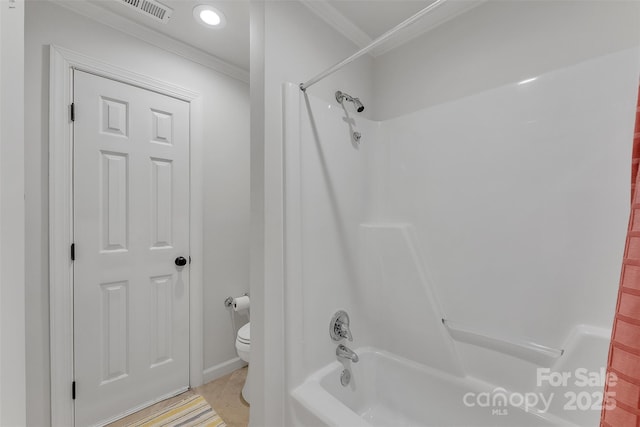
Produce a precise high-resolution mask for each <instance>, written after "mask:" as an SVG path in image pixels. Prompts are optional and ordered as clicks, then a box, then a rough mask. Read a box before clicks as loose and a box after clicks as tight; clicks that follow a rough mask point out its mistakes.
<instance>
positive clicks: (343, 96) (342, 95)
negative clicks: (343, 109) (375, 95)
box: [336, 91, 364, 113]
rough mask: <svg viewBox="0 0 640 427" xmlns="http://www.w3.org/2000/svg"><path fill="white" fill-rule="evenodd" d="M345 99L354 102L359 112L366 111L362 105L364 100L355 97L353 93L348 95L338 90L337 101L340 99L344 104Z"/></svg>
mask: <svg viewBox="0 0 640 427" xmlns="http://www.w3.org/2000/svg"><path fill="white" fill-rule="evenodd" d="M344 100H347V101H349V102H353V105H354V107H356V111H357V112H358V113H362V112H363V111H364V105H362V102H360V99H358V98H354V97H352V96H351V95H348V94H346V93H344V92H342V91H337V92H336V101H338V102H339V103H340V104H342V102H343V101H344Z"/></svg>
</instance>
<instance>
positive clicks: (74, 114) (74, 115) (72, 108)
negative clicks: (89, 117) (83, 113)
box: [70, 103, 76, 122]
mask: <svg viewBox="0 0 640 427" xmlns="http://www.w3.org/2000/svg"><path fill="white" fill-rule="evenodd" d="M70 112H71V121H72V122H75V121H76V104H75V103H72V104H71V108H70Z"/></svg>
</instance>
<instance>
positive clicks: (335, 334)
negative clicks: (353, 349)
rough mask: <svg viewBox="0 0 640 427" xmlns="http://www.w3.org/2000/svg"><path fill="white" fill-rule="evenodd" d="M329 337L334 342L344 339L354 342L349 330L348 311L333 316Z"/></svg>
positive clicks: (341, 311)
mask: <svg viewBox="0 0 640 427" xmlns="http://www.w3.org/2000/svg"><path fill="white" fill-rule="evenodd" d="M329 335H330V336H331V339H332V340H334V341H340V340H341V339H344V338H346V339H348V340H349V341H353V336H352V335H351V330H350V329H349V315H348V314H347V312H346V311H344V310H340V311H337V312H336V314H334V315H333V317H332V318H331V323H329Z"/></svg>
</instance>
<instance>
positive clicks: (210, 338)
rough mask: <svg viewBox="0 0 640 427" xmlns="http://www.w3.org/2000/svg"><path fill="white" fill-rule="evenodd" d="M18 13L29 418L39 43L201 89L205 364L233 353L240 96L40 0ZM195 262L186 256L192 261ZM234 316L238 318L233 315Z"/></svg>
mask: <svg viewBox="0 0 640 427" xmlns="http://www.w3.org/2000/svg"><path fill="white" fill-rule="evenodd" d="M26 13H27V18H26V69H27V72H26V90H25V100H26V111H27V112H28V113H27V117H26V135H25V156H26V160H25V164H26V205H27V216H26V223H27V235H26V245H27V249H26V252H27V254H28V258H29V268H28V269H27V275H26V293H27V296H26V300H27V319H28V320H27V395H28V400H29V413H28V419H27V423H28V425H47V424H49V414H50V407H49V310H48V307H49V295H48V292H49V283H48V271H49V265H48V244H49V242H48V203H49V200H48V148H47V145H48V105H49V104H48V101H49V100H48V91H49V84H48V78H49V72H48V70H49V68H48V67H49V62H48V45H49V44H56V45H59V46H61V47H64V48H67V49H70V50H74V51H77V52H79V53H83V54H85V55H88V56H91V57H93V58H96V59H99V60H102V61H105V62H108V63H111V64H113V65H115V66H119V67H121V68H125V69H129V70H131V71H134V72H137V73H141V74H146V75H149V76H151V77H154V78H157V79H160V80H164V81H167V82H170V83H173V84H176V85H178V86H182V87H185V88H187V89H190V90H192V91H195V92H198V93H201V94H202V95H203V99H204V102H203V104H204V117H203V120H202V121H203V123H204V138H203V140H204V145H205V149H204V156H205V158H204V164H205V167H204V190H205V195H204V197H205V199H204V218H205V235H204V257H205V259H204V260H194V261H195V262H196V263H201V264H199V265H201V266H202V265H204V306H205V317H204V321H205V325H204V326H205V329H204V335H205V336H204V368H205V370H207V369H208V368H212V367H215V366H216V365H218V364H221V363H224V362H227V361H229V360H231V359H233V358H235V357H236V356H237V355H236V351H235V331H233V330H232V322H231V317H230V313H229V312H228V311H227V310H226V309H225V308H224V306H223V301H224V298H225V297H226V296H229V295H232V296H235V295H240V294H242V293H243V292H245V291H247V290H248V283H249V247H248V242H249V231H248V223H249V129H248V124H249V117H248V116H249V98H248V95H249V94H248V89H249V88H248V86H247V84H246V83H244V82H241V81H239V80H235V79H233V78H230V77H228V76H226V75H223V74H220V73H218V72H215V71H213V70H211V69H208V68H205V67H203V66H200V65H197V64H195V63H192V62H190V61H188V60H185V59H183V58H181V57H178V56H176V55H174V54H170V53H168V52H166V51H163V50H161V49H158V48H156V47H153V46H150V45H148V44H146V43H144V42H142V41H139V40H137V39H134V38H132V37H130V36H127V35H124V34H122V33H119V32H117V31H115V30H113V29H111V28H108V27H106V26H103V25H101V24H99V23H98V22H95V21H92V20H89V19H87V18H85V17H81V16H79V15H76V14H74V13H72V12H70V11H68V10H67V9H64V8H61V7H58V6H56V5H54V4H52V3H50V2H47V1H36V2H29V3H28V5H27V11H26ZM196 265H197V264H194V267H195V266H196ZM237 320H238V321H237V322H236V323H237V324H236V326H237V327H239V326H241V325H242V322H243V321H246V318H243V317H239V318H238V319H237Z"/></svg>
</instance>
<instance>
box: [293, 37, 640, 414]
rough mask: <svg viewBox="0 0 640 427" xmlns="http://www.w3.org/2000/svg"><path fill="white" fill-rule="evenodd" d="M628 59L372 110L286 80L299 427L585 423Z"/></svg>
mask: <svg viewBox="0 0 640 427" xmlns="http://www.w3.org/2000/svg"><path fill="white" fill-rule="evenodd" d="M638 57H639V52H638V50H637V49H628V50H623V51H620V52H618V53H614V54H609V55H606V56H601V57H597V58H595V59H590V60H587V61H584V62H581V63H578V64H575V65H572V66H569V67H565V68H561V69H557V70H555V71H551V72H548V73H545V74H541V75H538V76H533V77H535V78H533V77H532V78H531V79H527V80H526V81H525V80H523V81H515V82H513V83H511V84H507V85H504V86H501V87H497V88H494V89H491V90H487V91H484V92H481V93H478V94H475V95H472V96H468V97H465V98H461V99H458V100H455V101H451V102H447V103H444V104H439V105H435V106H432V107H429V108H427V109H423V110H419V111H415V112H412V113H409V114H405V115H403V116H400V117H396V118H393V119H389V120H382V121H372V120H368V119H365V118H363V117H361V116H359V115H357V114H353V111H352V110H351V111H349V110H345V109H344V108H343V107H342V106H341V105H339V104H336V103H327V102H326V101H322V100H320V99H318V98H315V97H314V96H312V95H310V94H308V93H303V92H301V91H300V90H299V88H298V85H297V84H288V85H285V87H284V90H283V94H284V104H285V127H284V140H285V141H284V144H285V150H284V157H285V183H284V186H285V227H286V233H285V247H286V251H285V253H286V255H285V256H286V262H285V264H286V285H285V289H286V314H285V316H286V318H285V324H286V325H288V326H287V329H286V331H285V334H286V340H285V342H286V361H285V366H286V370H287V389H288V392H289V393H290V396H291V408H292V411H291V414H290V417H291V420H292V422H293V424H295V425H334V426H342V425H349V426H382V425H398V426H436V425H437V426H443V425H474V426H475V425H478V426H479V425H486V426H497V425H505V426H513V425H518V426H542V425H578V426H586V425H597V424H598V422H599V417H600V407H599V405H600V403H601V402H602V401H603V400H604V401H605V404H611V401H610V400H607V396H604V395H603V386H602V385H603V381H604V374H603V373H602V372H603V371H602V368H603V367H605V366H606V361H607V348H608V341H609V338H610V326H611V318H612V316H613V311H614V308H615V291H612V289H615V283H616V282H617V279H618V275H619V259H620V257H621V256H622V250H623V246H624V231H625V224H626V217H625V216H626V212H628V191H627V187H626V185H628V182H627V181H628V166H627V165H628V158H629V153H630V141H631V140H632V136H633V135H632V132H633V122H634V118H635V102H636V99H635V95H636V89H637V84H638V76H639V75H640V67H639V61H638ZM336 89H338V88H336ZM345 89H348V88H345ZM325 99H329V98H328V97H325ZM353 132H360V133H362V134H363V135H366V138H363V140H362V141H361V142H360V143H359V144H353V143H352V134H353ZM337 310H345V311H347V312H348V313H349V316H350V319H351V324H350V331H351V333H352V335H353V342H350V343H349V348H351V349H352V350H353V351H354V352H355V354H357V355H358V358H359V362H358V363H351V362H350V361H345V360H342V358H337V357H336V348H335V347H336V343H335V342H334V341H332V340H331V338H330V337H328V336H327V322H328V321H329V320H330V319H331V316H332V315H333V314H334V313H335V312H336V311H337ZM443 319H446V321H445V322H443ZM445 323H447V325H445ZM447 326H449V327H447ZM345 364H349V366H348V367H347V366H346V365H345ZM347 368H348V370H349V371H350V381H348V383H347V385H346V386H343V385H342V384H341V374H342V373H343V371H344V370H345V369H347ZM598 393H599V394H598Z"/></svg>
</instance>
